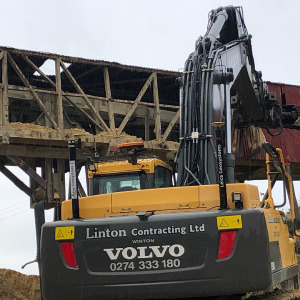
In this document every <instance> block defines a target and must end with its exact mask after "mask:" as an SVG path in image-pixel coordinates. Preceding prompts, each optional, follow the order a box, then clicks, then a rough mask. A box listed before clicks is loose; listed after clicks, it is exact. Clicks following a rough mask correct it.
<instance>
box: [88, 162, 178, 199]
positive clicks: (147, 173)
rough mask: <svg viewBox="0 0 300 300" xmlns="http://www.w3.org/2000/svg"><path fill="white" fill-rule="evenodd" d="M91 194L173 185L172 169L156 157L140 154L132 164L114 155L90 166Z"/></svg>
mask: <svg viewBox="0 0 300 300" xmlns="http://www.w3.org/2000/svg"><path fill="white" fill-rule="evenodd" d="M88 178H89V195H90V196H92V195H101V194H110V193H116V192H125V191H134V190H144V189H154V188H165V187H171V186H172V168H171V167H170V166H169V165H168V164H167V163H165V162H163V161H162V160H160V159H158V158H156V157H147V156H143V157H137V162H136V164H132V163H130V162H129V161H128V159H126V158H125V157H124V156H121V157H118V156H113V157H110V158H109V159H106V160H105V161H101V162H97V163H93V164H92V165H91V166H90V167H89V171H88Z"/></svg>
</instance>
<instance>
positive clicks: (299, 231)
mask: <svg viewBox="0 0 300 300" xmlns="http://www.w3.org/2000/svg"><path fill="white" fill-rule="evenodd" d="M294 233H295V235H296V236H300V219H299V218H296V219H295V220H294Z"/></svg>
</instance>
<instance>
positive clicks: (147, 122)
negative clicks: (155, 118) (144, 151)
mask: <svg viewBox="0 0 300 300" xmlns="http://www.w3.org/2000/svg"><path fill="white" fill-rule="evenodd" d="M149 119H150V118H149V110H148V109H147V111H146V115H145V141H149V140H150V120H149Z"/></svg>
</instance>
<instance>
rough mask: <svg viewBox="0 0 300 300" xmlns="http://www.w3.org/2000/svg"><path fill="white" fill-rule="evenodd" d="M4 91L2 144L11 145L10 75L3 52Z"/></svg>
mask: <svg viewBox="0 0 300 300" xmlns="http://www.w3.org/2000/svg"><path fill="white" fill-rule="evenodd" d="M2 53H3V54H2V55H3V57H2V90H1V96H2V97H1V112H0V115H1V119H0V125H1V126H3V137H2V143H4V144H8V143H9V120H8V112H9V101H8V73H7V52H6V51H3V52H2Z"/></svg>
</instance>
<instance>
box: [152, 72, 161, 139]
mask: <svg viewBox="0 0 300 300" xmlns="http://www.w3.org/2000/svg"><path fill="white" fill-rule="evenodd" d="M153 99H154V104H155V129H154V130H155V137H156V140H157V141H161V119H160V108H159V95H158V85H157V73H154V77H153Z"/></svg>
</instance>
